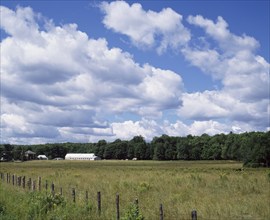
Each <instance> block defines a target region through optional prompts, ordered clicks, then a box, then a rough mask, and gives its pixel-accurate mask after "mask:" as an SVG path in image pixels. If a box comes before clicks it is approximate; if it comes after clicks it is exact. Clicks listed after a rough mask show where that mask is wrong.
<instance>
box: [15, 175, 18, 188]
mask: <svg viewBox="0 0 270 220" xmlns="http://www.w3.org/2000/svg"><path fill="white" fill-rule="evenodd" d="M15 186H18V177H17V175H15Z"/></svg>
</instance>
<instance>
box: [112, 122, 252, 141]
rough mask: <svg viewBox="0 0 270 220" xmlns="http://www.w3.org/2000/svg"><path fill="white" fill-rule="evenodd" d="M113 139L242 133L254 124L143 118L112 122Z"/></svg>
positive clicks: (250, 129) (147, 138) (147, 139)
mask: <svg viewBox="0 0 270 220" xmlns="http://www.w3.org/2000/svg"><path fill="white" fill-rule="evenodd" d="M111 127H112V132H113V135H114V136H112V140H114V139H115V137H118V138H121V139H123V140H130V139H132V138H133V137H134V136H138V135H141V136H143V137H144V138H145V140H146V141H151V140H152V138H153V137H155V136H156V137H158V136H161V135H162V134H167V135H169V136H187V135H189V134H191V135H202V134H209V135H215V134H219V133H225V134H227V133H229V132H231V131H232V132H234V133H242V132H246V131H252V130H253V128H252V126H250V125H248V124H246V123H239V122H233V123H232V124H229V125H228V124H227V123H221V122H218V121H215V120H201V121H196V120H195V121H193V122H192V123H191V124H185V123H183V122H182V121H179V120H177V121H176V122H175V123H172V122H169V121H166V120H165V121H163V123H157V122H156V121H154V120H148V119H142V120H139V121H131V120H129V121H124V122H117V123H112V125H111Z"/></svg>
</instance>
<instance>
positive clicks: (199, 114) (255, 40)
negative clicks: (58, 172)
mask: <svg viewBox="0 0 270 220" xmlns="http://www.w3.org/2000/svg"><path fill="white" fill-rule="evenodd" d="M1 4H2V5H1V54H0V55H1V142H2V143H20V144H26V143H47V142H67V141H72V142H89V141H90V142H95V141H98V140H100V139H105V140H108V141H112V140H115V139H116V138H120V139H131V138H132V137H133V136H135V135H142V136H143V137H144V138H145V139H146V140H151V139H152V138H153V137H154V136H159V135H162V134H168V135H173V136H185V135H188V134H192V135H201V134H203V133H208V134H210V135H214V134H217V133H228V132H230V131H233V132H235V133H239V132H246V131H266V130H269V20H270V19H269V1H126V2H125V1H110V2H103V1H1Z"/></svg>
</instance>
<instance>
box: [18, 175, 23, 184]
mask: <svg viewBox="0 0 270 220" xmlns="http://www.w3.org/2000/svg"><path fill="white" fill-rule="evenodd" d="M21 184H22V177H21V176H18V186H19V187H20V186H21Z"/></svg>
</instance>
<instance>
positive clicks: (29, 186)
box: [28, 178, 32, 190]
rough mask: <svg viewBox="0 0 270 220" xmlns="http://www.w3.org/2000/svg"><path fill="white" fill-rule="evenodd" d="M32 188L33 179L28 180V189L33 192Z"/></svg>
mask: <svg viewBox="0 0 270 220" xmlns="http://www.w3.org/2000/svg"><path fill="white" fill-rule="evenodd" d="M31 186H32V179H31V178H29V180H28V189H29V190H31Z"/></svg>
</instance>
